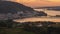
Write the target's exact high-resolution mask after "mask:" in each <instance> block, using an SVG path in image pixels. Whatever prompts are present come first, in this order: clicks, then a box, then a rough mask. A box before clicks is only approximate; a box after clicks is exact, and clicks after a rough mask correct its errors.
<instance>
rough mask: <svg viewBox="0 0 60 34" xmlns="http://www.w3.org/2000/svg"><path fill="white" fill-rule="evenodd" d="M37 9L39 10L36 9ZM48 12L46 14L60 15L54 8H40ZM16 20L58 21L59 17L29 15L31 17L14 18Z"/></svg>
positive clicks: (59, 20)
mask: <svg viewBox="0 0 60 34" xmlns="http://www.w3.org/2000/svg"><path fill="white" fill-rule="evenodd" d="M37 11H40V9H38V10H37ZM42 11H44V12H45V13H47V14H48V16H56V15H60V11H54V10H42ZM14 21H16V22H35V21H52V22H60V17H59V18H58V17H31V18H24V19H16V20H14Z"/></svg>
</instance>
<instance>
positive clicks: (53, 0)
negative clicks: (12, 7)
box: [14, 0, 60, 7]
mask: <svg viewBox="0 0 60 34" xmlns="http://www.w3.org/2000/svg"><path fill="white" fill-rule="evenodd" d="M14 1H15V2H19V3H22V4H24V5H26V6H31V7H37V6H60V0H14Z"/></svg>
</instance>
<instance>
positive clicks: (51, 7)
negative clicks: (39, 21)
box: [37, 6, 60, 11]
mask: <svg viewBox="0 0 60 34" xmlns="http://www.w3.org/2000/svg"><path fill="white" fill-rule="evenodd" d="M41 8H42V9H44V8H45V9H48V10H56V11H60V6H47V7H37V9H41Z"/></svg>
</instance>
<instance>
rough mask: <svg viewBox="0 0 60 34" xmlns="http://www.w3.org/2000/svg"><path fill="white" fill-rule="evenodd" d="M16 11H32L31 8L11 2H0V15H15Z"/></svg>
mask: <svg viewBox="0 0 60 34" xmlns="http://www.w3.org/2000/svg"><path fill="white" fill-rule="evenodd" d="M17 11H34V10H33V8H30V7H27V6H24V5H22V4H20V3H16V2H11V1H0V13H9V12H11V13H15V12H17Z"/></svg>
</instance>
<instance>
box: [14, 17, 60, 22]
mask: <svg viewBox="0 0 60 34" xmlns="http://www.w3.org/2000/svg"><path fill="white" fill-rule="evenodd" d="M14 21H16V22H35V21H52V22H60V18H56V17H52V18H51V17H31V18H24V19H17V20H14Z"/></svg>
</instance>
